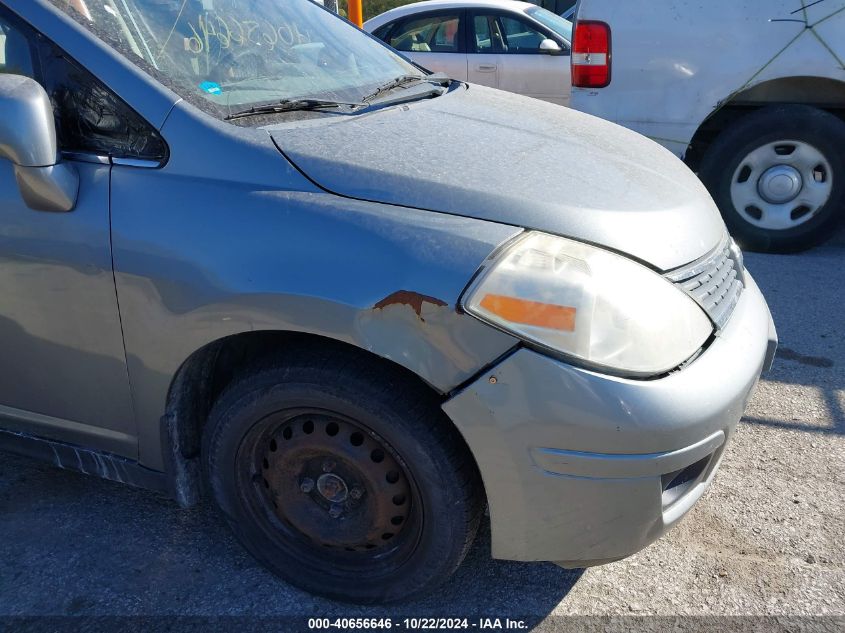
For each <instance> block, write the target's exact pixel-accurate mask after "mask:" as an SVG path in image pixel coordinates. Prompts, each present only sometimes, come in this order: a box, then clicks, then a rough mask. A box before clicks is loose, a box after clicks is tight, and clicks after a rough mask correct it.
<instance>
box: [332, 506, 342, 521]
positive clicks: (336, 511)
mask: <svg viewBox="0 0 845 633" xmlns="http://www.w3.org/2000/svg"><path fill="white" fill-rule="evenodd" d="M341 514H343V507H342V506H339V505H338V504H334V505H333V506H332V507H331V508H329V516H330V517H331V518H333V519H336V518H337V517H339V516H340V515H341Z"/></svg>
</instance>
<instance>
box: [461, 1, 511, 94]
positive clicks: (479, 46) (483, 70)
mask: <svg viewBox="0 0 845 633" xmlns="http://www.w3.org/2000/svg"><path fill="white" fill-rule="evenodd" d="M470 15H471V16H472V17H471V19H467V25H468V28H467V31H468V35H467V81H469V82H471V83H475V84H481V85H482V86H489V87H491V88H498V87H499V67H500V65H501V63H502V53H503V52H504V40H503V38H502V34H501V30H500V29H499V24H498V22H497V21H496V17H495V15H493V14H492V13H489V12H487V13H481V12H471V13H470Z"/></svg>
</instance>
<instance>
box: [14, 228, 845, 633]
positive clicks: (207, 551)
mask: <svg viewBox="0 0 845 633" xmlns="http://www.w3.org/2000/svg"><path fill="white" fill-rule="evenodd" d="M844 263H845V233H843V234H842V235H840V236H837V237H836V238H835V239H834V240H833V241H832V242H830V243H829V244H827V245H825V246H823V247H820V248H817V249H815V250H813V251H811V252H808V253H804V254H801V255H793V256H765V255H748V256H747V265H748V268H749V269H750V270H751V272H752V273H753V274H754V276H755V277H756V279H757V281H758V283H759V285H760V286H761V288H762V289H763V292H764V293H765V294H766V296H767V298H768V300H769V303H770V306H771V309H772V313H773V315H774V317H775V321H776V323H777V326H778V331H779V335H780V340H781V347H780V353H779V356H778V359H777V360H776V363H775V367H774V369H773V371H772V372H771V373H770V374H768V375H767V376H766V377H765V379H764V380H763V381H762V382H761V383H760V386H759V388H758V390H757V393H756V395H755V397H754V399H753V401H752V402H751V405H750V407H749V409H748V411H747V413H746V417H745V418H744V419H743V422H742V423H741V424H740V427H739V430H738V433H737V435H736V437H735V439H734V441H733V443H732V444H731V445H730V447H729V449H728V451H727V453H726V456H725V458H724V461H723V465H722V469H721V471H720V472H719V474H718V475H717V477H716V481H715V485H714V487H713V488H712V489H711V490H710V491H709V492H708V493H707V494H706V495H705V497H704V498H703V499H702V500H701V501H700V502H699V504H698V505H697V506H696V507H695V508H694V509H693V511H692V512H691V513H690V514H689V515H688V517H687V518H686V519H685V520H684V521H682V522H681V524H680V525H679V526H678V527H677V528H675V529H674V530H673V531H671V532H670V533H669V534H668V535H667V536H665V537H664V538H662V539H661V540H660V541H658V542H657V543H655V544H654V545H652V546H651V547H649V548H647V549H646V550H644V551H643V552H640V553H639V554H637V555H635V556H633V557H631V558H629V559H627V560H624V561H620V562H618V563H613V564H611V565H607V566H604V567H598V568H593V569H588V570H586V571H565V570H562V569H559V568H557V567H555V566H554V565H551V564H522V563H512V562H502V561H494V560H491V559H490V556H489V527H488V526H485V527H484V528H483V529H482V534H481V536H480V537H479V539H478V541H477V544H476V546H475V547H474V549H473V551H472V552H471V553H470V555H469V557H468V559H467V561H466V562H465V563H464V565H463V566H462V567H461V568H460V570H459V571H458V573H457V574H456V576H455V577H454V579H453V580H451V581H450V582H449V583H448V584H447V585H446V586H445V587H443V588H442V589H441V590H440V591H438V592H437V593H436V594H434V595H432V596H429V597H426V598H425V599H422V600H420V601H417V602H413V603H407V604H404V605H399V606H396V607H393V608H390V609H372V608H368V609H363V608H357V607H350V606H348V605H339V604H336V603H332V602H328V601H325V600H322V599H319V598H314V597H312V596H310V595H307V594H303V593H301V592H299V591H297V590H295V589H292V588H291V587H289V586H288V585H286V584H284V583H282V582H280V581H278V580H276V579H275V578H274V577H273V576H271V575H270V574H269V573H267V572H265V571H264V570H263V569H262V568H261V567H259V566H258V565H257V564H256V563H255V562H254V561H253V560H252V559H251V558H250V557H249V556H248V555H246V554H245V553H244V552H243V551H242V550H241V548H240V547H239V546H238V545H237V543H235V542H234V540H233V538H232V537H231V536H230V535H229V533H228V532H227V531H226V530H225V529H224V527H223V526H222V525H221V522H220V521H219V520H218V518H217V517H216V515H215V513H214V512H212V511H211V510H209V509H207V508H198V509H192V510H179V509H177V508H176V507H175V505H174V504H172V503H171V502H169V501H167V500H166V499H162V498H160V497H159V496H157V495H156V494H153V493H148V492H145V491H141V490H136V489H131V488H127V487H123V486H120V485H118V484H114V483H110V482H105V481H100V480H97V479H93V478H90V477H86V476H84V475H78V474H75V473H71V472H65V471H60V470H56V469H54V468H52V467H50V466H47V465H43V464H41V463H38V462H35V461H31V460H28V459H23V458H20V457H16V456H12V455H8V454H2V453H0V616H40V615H77V616H80V615H87V616H107V615H139V616H172V615H187V616H250V617H252V616H272V617H273V618H279V616H292V618H291V619H287V620H279V619H272V620H260V619H259V620H249V622H250V623H251V624H250V627H251V628H252V629H253V630H255V628H256V626H257V624H256V623H262V622H263V623H273V626H275V627H276V628H275V630H287V629H290V628H302V627H304V626H305V623H306V618H307V617H313V616H319V617H335V616H340V617H361V616H367V617H369V616H392V617H393V618H394V620H396V619H397V617H398V616H400V615H401V616H415V617H422V616H435V615H437V616H461V617H465V616H477V615H483V616H487V617H491V618H501V619H502V622H501V625H502V628H504V627H505V626H506V623H505V622H504V618H506V617H510V618H518V619H521V620H522V621H523V624H524V625H525V626H526V627H529V628H530V627H537V628H538V629H541V630H556V629H561V630H563V629H569V628H573V627H574V628H593V629H595V630H623V629H625V628H630V626H631V624H632V623H637V624H638V625H639V628H651V629H653V630H663V629H666V628H668V627H670V626H675V628H678V626H679V625H678V622H679V621H677V620H673V619H663V620H661V619H654V618H644V617H634V618H633V619H632V616H645V615H659V616H723V615H743V614H745V615H757V616H779V619H775V620H771V619H770V620H760V619H745V620H732V621H731V622H733V623H734V624H735V625H736V627H737V628H741V627H742V626H746V627H751V628H750V629H749V630H751V629H754V627H757V628H756V629H755V630H764V629H769V628H771V627H772V626H775V625H777V626H779V627H780V628H781V629H783V630H786V629H790V630H807V627H808V626H809V627H810V628H812V627H813V626H815V627H816V628H818V627H819V626H821V627H822V628H824V629H825V630H839V631H841V630H844V629H845V620H842V619H839V620H824V619H813V620H808V619H797V620H795V619H790V618H789V616H825V615H828V616H845V510H844V508H845V503H843V502H844V501H845V316H843V298H845V266H843V264H844ZM573 615H582V616H583V615H590V616H626V617H627V619H621V620H620V619H616V620H612V619H611V620H607V619H602V620H595V619H593V620H584V619H572V618H567V617H563V616H573ZM57 622H62V621H57ZM75 622H77V623H78V622H85V621H79V620H77V621H75ZM87 622H91V621H90V620H87ZM104 622H108V621H104ZM181 622H182V624H183V625H186V626H187V624H188V623H190V622H192V621H191V620H182V621H181ZM212 622H214V623H216V625H218V626H219V625H220V624H221V622H222V623H224V628H225V623H227V622H228V623H229V624H232V626H235V627H236V628H243V626H244V623H245V621H242V620H225V619H224V620H219V619H218V620H213V621H212ZM477 622H478V624H483V622H482V621H477ZM684 622H689V620H684ZM693 622H697V623H698V624H697V625H696V626H699V625H700V626H701V627H703V626H704V623H707V622H715V623H716V624H715V626H720V627H722V628H725V623H726V622H727V620H712V621H711V620H707V619H698V620H693ZM4 623H5V625H8V626H9V627H11V628H22V626H23V624H25V623H23V622H21V621H11V620H8V619H3V618H0V631H2V630H3V629H4ZM10 623H11V624H10ZM278 623H283V624H278ZM284 623H286V624H284ZM171 624H172V623H167V622H166V621H165V620H146V621H144V626H143V630H153V629H159V628H161V629H167V630H170V629H171ZM493 624H495V622H493ZM277 625H278V626H277ZM588 625H589V626H588ZM810 625H812V626H810ZM198 626H200V628H201V629H202V630H210V625H209V621H208V620H201V621H199V624H198ZM760 627H762V628H760ZM10 630H11V629H10Z"/></svg>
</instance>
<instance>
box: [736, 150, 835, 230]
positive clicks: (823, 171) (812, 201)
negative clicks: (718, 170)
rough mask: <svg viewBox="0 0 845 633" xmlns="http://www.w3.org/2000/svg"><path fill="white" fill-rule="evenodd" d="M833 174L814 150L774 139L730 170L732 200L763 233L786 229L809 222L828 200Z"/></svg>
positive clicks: (745, 217)
mask: <svg viewBox="0 0 845 633" xmlns="http://www.w3.org/2000/svg"><path fill="white" fill-rule="evenodd" d="M832 190H833V170H832V169H831V166H830V163H829V162H828V160H827V159H826V158H825V156H824V154H822V153H821V152H820V151H819V150H818V149H816V148H815V147H813V146H812V145H810V144H809V143H805V142H803V141H796V140H778V141H774V142H770V143H766V144H765V145H761V146H760V147H758V148H757V149H755V150H753V151H751V152H749V153H748V155H747V156H746V157H745V158H744V159H743V160H741V161H740V163H739V165H738V166H737V168H736V169H735V170H734V175H733V179H732V181H731V200H732V201H733V203H734V206H735V208H736V210H737V212H738V213H739V214H740V215H742V216H743V218H744V219H745V220H746V221H747V222H749V223H750V224H753V225H754V226H758V227H760V228H762V229H770V230H785V229H791V228H794V227H797V226H799V225H801V224H803V223H805V222H807V221H808V220H810V219H811V218H812V217H813V216H814V215H815V214H816V213H817V212H818V211H819V210H820V209H821V208H822V207H824V205H825V204H826V203H827V201H828V199H829V198H830V194H831V192H832Z"/></svg>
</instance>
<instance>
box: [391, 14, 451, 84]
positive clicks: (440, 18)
mask: <svg viewBox="0 0 845 633" xmlns="http://www.w3.org/2000/svg"><path fill="white" fill-rule="evenodd" d="M463 14H464V11H462V10H460V9H450V10H444V11H434V12H428V13H424V14H416V15H413V16H409V17H406V18H404V19H402V20H399V21H397V22H396V23H395V24H394V25H393V26H392V28H390V29H389V30H388V31H387V32H386V37H385V41H386V42H387V43H388V44H389V45H390V46H392V47H393V48H395V49H396V50H398V51H401V52H402V53H403V54H404V55H406V56H407V57H408V58H410V59H411V60H412V61H414V62H415V63H417V64H419V65H420V66H422V67H423V68H427V69H429V70H431V71H433V72H439V73H444V74H446V75H447V76H449V77H451V78H452V79H458V80H460V81H466V80H467V57H466V50H465V49H464V45H463V42H464V36H463V20H462V16H463Z"/></svg>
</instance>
